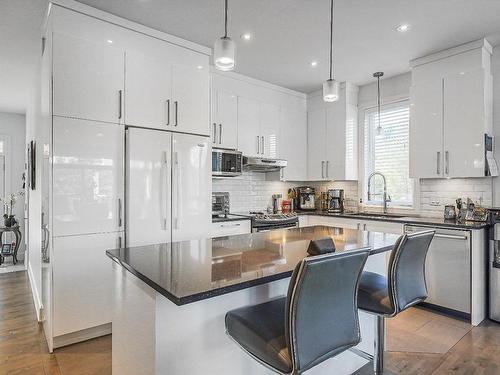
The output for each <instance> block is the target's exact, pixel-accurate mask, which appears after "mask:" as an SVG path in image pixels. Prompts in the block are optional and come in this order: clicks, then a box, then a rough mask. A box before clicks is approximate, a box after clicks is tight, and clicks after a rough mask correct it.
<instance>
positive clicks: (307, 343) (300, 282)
mask: <svg viewBox="0 0 500 375" xmlns="http://www.w3.org/2000/svg"><path fill="white" fill-rule="evenodd" d="M368 254H369V249H362V250H357V251H349V252H345V253H338V254H337V253H330V254H326V255H318V256H313V257H308V258H305V259H303V260H302V261H301V262H300V263H299V264H298V265H297V267H296V268H295V270H294V272H293V274H292V278H291V280H290V284H289V287H288V293H287V296H286V297H284V298H280V299H276V300H272V301H269V302H265V303H261V304H258V305H253V306H245V307H241V308H238V309H235V310H232V311H229V312H228V313H227V314H226V332H227V334H228V336H230V337H231V338H232V339H233V340H234V341H235V342H236V343H237V344H238V345H239V346H240V347H241V348H242V349H243V350H244V351H245V352H247V354H249V355H250V356H252V357H253V358H254V359H256V360H257V361H259V362H260V363H262V364H263V365H265V366H267V367H268V368H269V369H271V370H272V371H274V372H277V373H280V374H294V375H296V374H302V373H303V372H304V371H307V370H309V369H310V368H312V367H314V366H316V365H318V364H320V363H321V362H323V361H325V360H327V359H329V358H331V357H333V356H336V355H338V354H340V353H341V352H343V351H345V350H347V349H349V348H352V347H353V346H355V345H357V344H358V343H359V342H360V339H361V335H360V330H359V318H358V313H357V309H358V305H357V292H358V283H359V276H360V275H361V271H362V270H363V267H364V265H365V262H366V259H367V258H368Z"/></svg>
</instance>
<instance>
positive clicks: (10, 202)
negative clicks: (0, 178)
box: [0, 190, 24, 227]
mask: <svg viewBox="0 0 500 375" xmlns="http://www.w3.org/2000/svg"><path fill="white" fill-rule="evenodd" d="M19 196H21V197H22V196H24V191H23V190H21V191H20V192H19V193H17V194H14V193H13V194H9V195H7V196H6V197H4V198H0V201H1V202H3V212H4V214H3V219H4V225H5V226H6V227H12V226H14V225H16V224H17V221H16V218H15V214H14V206H15V205H16V202H17V198H18V197H19Z"/></svg>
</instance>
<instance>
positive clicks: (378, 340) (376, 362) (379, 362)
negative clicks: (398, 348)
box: [373, 315, 385, 375]
mask: <svg viewBox="0 0 500 375" xmlns="http://www.w3.org/2000/svg"><path fill="white" fill-rule="evenodd" d="M376 319H377V321H376V323H375V350H374V352H373V371H374V372H375V375H381V374H383V373H384V350H385V318H384V317H383V316H382V315H377V318H376Z"/></svg>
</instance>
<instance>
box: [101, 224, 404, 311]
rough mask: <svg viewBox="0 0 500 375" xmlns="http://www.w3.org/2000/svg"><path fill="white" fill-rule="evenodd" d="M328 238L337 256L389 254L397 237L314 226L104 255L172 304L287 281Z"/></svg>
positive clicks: (137, 248)
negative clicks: (363, 251)
mask: <svg viewBox="0 0 500 375" xmlns="http://www.w3.org/2000/svg"><path fill="white" fill-rule="evenodd" d="M326 237H331V238H332V239H333V240H334V242H335V245H336V249H337V251H349V250H355V249H360V248H366V247H369V248H370V249H371V253H370V255H374V254H378V253H381V252H386V251H390V250H392V247H393V245H394V243H395V242H396V240H397V238H398V236H397V235H394V234H388V233H378V232H365V231H358V230H353V229H343V228H331V227H326V226H313V227H307V228H293V229H285V230H275V231H270V232H260V233H252V234H244V235H238V236H230V237H220V238H214V239H212V238H208V239H203V240H191V241H184V242H174V243H165V244H158V245H150V246H141V247H132V248H124V249H117V250H108V251H107V252H106V254H107V255H108V256H109V257H110V258H111V259H113V260H114V261H115V262H117V263H118V264H121V265H122V266H123V267H124V268H126V269H127V270H128V271H130V272H131V273H132V274H134V275H135V276H136V277H138V278H139V279H141V280H142V281H143V282H145V283H146V284H147V285H149V286H150V287H152V288H153V289H155V290H156V291H157V292H159V293H161V294H162V295H164V296H165V297H167V298H168V299H169V300H171V301H172V302H174V303H175V304H176V305H179V306H180V305H185V304H188V303H192V302H196V301H200V300H204V299H208V298H212V297H215V296H218V295H222V294H226V293H231V292H233V291H237V290H241V289H246V288H250V287H252V286H256V285H261V284H265V283H269V282H271V281H275V280H280V279H284V278H287V277H289V276H291V274H292V271H293V269H294V268H295V266H296V265H297V264H298V263H299V262H300V260H302V259H303V258H304V257H306V256H307V255H308V254H307V248H308V246H309V242H310V241H311V240H315V239H321V238H326Z"/></svg>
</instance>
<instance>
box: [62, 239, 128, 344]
mask: <svg viewBox="0 0 500 375" xmlns="http://www.w3.org/2000/svg"><path fill="white" fill-rule="evenodd" d="M122 236H123V233H122V232H119V233H107V234H92V235H82V236H68V237H56V238H54V244H53V249H54V250H53V257H54V259H53V262H52V264H53V299H54V305H53V306H54V315H53V316H54V320H53V325H54V326H53V329H54V336H60V335H65V334H68V333H71V332H76V331H80V330H83V329H87V328H92V327H96V326H99V325H102V324H106V323H110V322H111V310H112V304H111V302H112V299H111V296H112V286H113V272H112V267H111V264H112V260H111V259H109V258H108V257H107V256H106V250H110V249H116V248H118V246H119V242H120V237H122Z"/></svg>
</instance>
